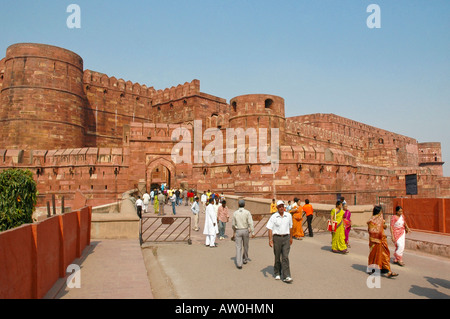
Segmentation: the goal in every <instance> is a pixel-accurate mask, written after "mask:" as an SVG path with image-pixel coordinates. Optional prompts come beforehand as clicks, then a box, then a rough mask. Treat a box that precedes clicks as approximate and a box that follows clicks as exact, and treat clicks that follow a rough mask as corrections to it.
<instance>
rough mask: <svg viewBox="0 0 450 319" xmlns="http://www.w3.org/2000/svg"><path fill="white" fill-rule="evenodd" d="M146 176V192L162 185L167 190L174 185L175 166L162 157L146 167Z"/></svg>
mask: <svg viewBox="0 0 450 319" xmlns="http://www.w3.org/2000/svg"><path fill="white" fill-rule="evenodd" d="M146 176H147V177H146V186H147V190H148V191H150V190H151V189H154V188H159V187H160V186H161V184H163V183H165V184H166V187H169V188H170V187H173V186H174V185H176V180H175V176H176V174H175V165H174V163H173V162H172V161H169V160H167V159H165V158H164V157H160V158H157V159H154V160H152V161H151V162H150V163H149V164H148V165H147V170H146Z"/></svg>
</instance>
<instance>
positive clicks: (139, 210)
mask: <svg viewBox="0 0 450 319" xmlns="http://www.w3.org/2000/svg"><path fill="white" fill-rule="evenodd" d="M143 204H144V203H143V202H142V199H141V196H138V199H137V200H136V212H137V215H138V216H139V218H142V205H143Z"/></svg>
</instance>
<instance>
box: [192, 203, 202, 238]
mask: <svg viewBox="0 0 450 319" xmlns="http://www.w3.org/2000/svg"><path fill="white" fill-rule="evenodd" d="M198 201H199V198H198V197H197V196H196V197H195V198H194V203H193V204H192V206H191V211H192V214H194V228H193V229H194V230H195V231H199V228H198V217H199V215H200V206H199V205H198Z"/></svg>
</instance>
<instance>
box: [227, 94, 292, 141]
mask: <svg viewBox="0 0 450 319" xmlns="http://www.w3.org/2000/svg"><path fill="white" fill-rule="evenodd" d="M230 108H231V110H230V119H229V126H230V127H231V128H243V129H244V130H246V129H247V128H255V129H256V132H259V128H267V129H268V130H267V134H268V135H267V139H268V143H270V133H271V130H270V129H271V128H278V129H279V134H280V140H279V145H284V142H285V130H286V118H285V116H284V99H283V98H282V97H279V96H275V95H268V94H247V95H241V96H237V97H235V98H233V99H231V100H230Z"/></svg>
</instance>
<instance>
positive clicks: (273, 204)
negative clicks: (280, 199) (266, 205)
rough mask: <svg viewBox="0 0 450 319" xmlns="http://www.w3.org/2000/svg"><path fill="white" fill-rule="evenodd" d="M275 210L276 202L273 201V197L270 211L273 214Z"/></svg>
mask: <svg viewBox="0 0 450 319" xmlns="http://www.w3.org/2000/svg"><path fill="white" fill-rule="evenodd" d="M277 211H278V210H277V204H276V203H275V198H274V199H272V203H271V204H270V213H271V214H273V213H276V212H277Z"/></svg>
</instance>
